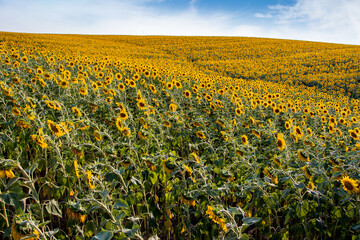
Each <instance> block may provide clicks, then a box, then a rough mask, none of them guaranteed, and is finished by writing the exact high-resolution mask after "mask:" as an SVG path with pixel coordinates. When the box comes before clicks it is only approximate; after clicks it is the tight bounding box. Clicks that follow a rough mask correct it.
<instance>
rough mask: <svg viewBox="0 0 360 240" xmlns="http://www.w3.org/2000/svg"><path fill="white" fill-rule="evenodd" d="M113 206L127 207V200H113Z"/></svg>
mask: <svg viewBox="0 0 360 240" xmlns="http://www.w3.org/2000/svg"><path fill="white" fill-rule="evenodd" d="M114 208H115V209H119V208H129V206H128V204H127V202H126V201H125V200H124V199H119V200H117V201H115V204H114Z"/></svg>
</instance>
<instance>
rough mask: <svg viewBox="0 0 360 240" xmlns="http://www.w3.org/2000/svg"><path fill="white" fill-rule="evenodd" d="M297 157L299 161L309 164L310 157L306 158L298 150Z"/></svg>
mask: <svg viewBox="0 0 360 240" xmlns="http://www.w3.org/2000/svg"><path fill="white" fill-rule="evenodd" d="M297 156H298V158H299V159H300V160H301V161H304V162H309V161H310V157H306V156H305V155H304V154H303V153H302V152H301V151H300V150H298V151H297Z"/></svg>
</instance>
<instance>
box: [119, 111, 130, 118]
mask: <svg viewBox="0 0 360 240" xmlns="http://www.w3.org/2000/svg"><path fill="white" fill-rule="evenodd" d="M119 118H120V119H121V120H126V119H128V118H129V115H128V114H127V112H126V111H121V112H120V113H119Z"/></svg>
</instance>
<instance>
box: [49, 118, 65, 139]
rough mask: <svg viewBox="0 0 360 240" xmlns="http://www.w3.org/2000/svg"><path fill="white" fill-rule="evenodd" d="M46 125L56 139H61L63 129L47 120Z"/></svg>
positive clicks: (63, 132)
mask: <svg viewBox="0 0 360 240" xmlns="http://www.w3.org/2000/svg"><path fill="white" fill-rule="evenodd" d="M47 123H48V127H49V128H50V130H51V132H52V133H53V134H55V135H56V136H57V137H61V136H63V135H64V134H65V131H64V129H63V128H62V127H61V126H60V125H59V124H56V123H54V122H53V121H51V120H48V121H47Z"/></svg>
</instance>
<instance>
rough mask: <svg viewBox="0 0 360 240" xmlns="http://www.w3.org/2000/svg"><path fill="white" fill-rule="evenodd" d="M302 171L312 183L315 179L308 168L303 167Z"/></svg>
mask: <svg viewBox="0 0 360 240" xmlns="http://www.w3.org/2000/svg"><path fill="white" fill-rule="evenodd" d="M301 170H303V172H304V174H305V177H306V178H307V179H309V180H310V181H311V180H312V179H313V176H312V175H311V173H310V171H309V169H308V168H307V167H306V166H303V167H301Z"/></svg>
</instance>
